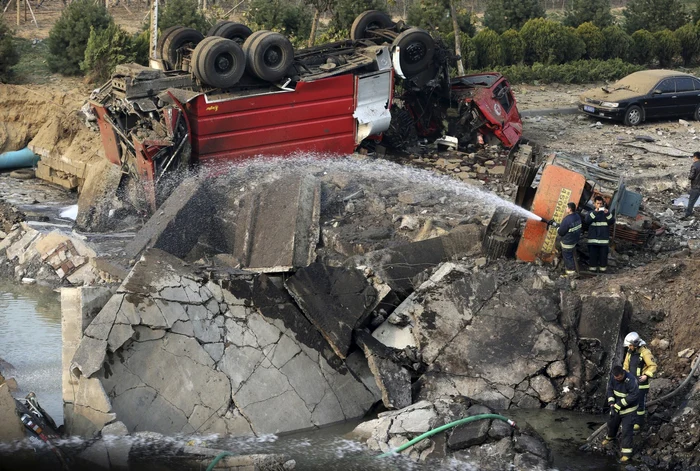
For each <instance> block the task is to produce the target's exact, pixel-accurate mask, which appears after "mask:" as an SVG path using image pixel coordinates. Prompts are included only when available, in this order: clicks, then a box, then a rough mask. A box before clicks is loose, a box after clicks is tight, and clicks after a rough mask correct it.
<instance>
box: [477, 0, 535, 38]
mask: <svg viewBox="0 0 700 471" xmlns="http://www.w3.org/2000/svg"><path fill="white" fill-rule="evenodd" d="M544 16H545V11H544V7H543V6H542V2H541V1H540V0H489V1H488V3H487V4H486V10H485V11H484V26H486V27H487V28H491V29H492V30H494V31H496V32H497V33H499V34H501V33H504V32H505V31H506V30H508V29H511V28H513V29H520V28H522V27H523V25H524V24H525V23H527V21H528V20H531V19H533V18H543V17H544Z"/></svg>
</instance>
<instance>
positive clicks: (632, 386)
mask: <svg viewBox="0 0 700 471" xmlns="http://www.w3.org/2000/svg"><path fill="white" fill-rule="evenodd" d="M608 403H615V408H616V409H618V412H619V413H620V414H621V415H625V414H629V413H630V412H634V411H636V410H637V404H638V403H639V386H638V385H637V378H635V377H634V375H633V374H631V373H630V372H629V371H625V379H623V380H622V382H620V381H617V380H616V379H615V378H614V377H613V375H612V374H610V380H609V381H608Z"/></svg>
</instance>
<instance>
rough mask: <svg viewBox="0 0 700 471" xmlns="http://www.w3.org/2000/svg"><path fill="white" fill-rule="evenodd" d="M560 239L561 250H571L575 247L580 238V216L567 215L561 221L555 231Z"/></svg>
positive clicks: (576, 214) (574, 214)
mask: <svg viewBox="0 0 700 471" xmlns="http://www.w3.org/2000/svg"><path fill="white" fill-rule="evenodd" d="M557 234H559V236H560V237H561V248H562V249H565V250H566V249H568V250H571V249H573V248H574V247H576V244H577V243H578V240H579V239H580V238H581V216H579V215H578V213H573V214H569V215H568V216H566V217H565V218H564V219H563V220H562V221H561V226H559V229H558V230H557Z"/></svg>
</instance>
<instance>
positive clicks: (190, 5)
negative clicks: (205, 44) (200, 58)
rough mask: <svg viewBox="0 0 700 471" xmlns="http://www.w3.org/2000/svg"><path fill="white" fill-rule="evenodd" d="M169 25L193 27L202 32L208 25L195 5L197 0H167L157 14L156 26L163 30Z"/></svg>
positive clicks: (204, 32) (205, 31) (205, 30)
mask: <svg viewBox="0 0 700 471" xmlns="http://www.w3.org/2000/svg"><path fill="white" fill-rule="evenodd" d="M171 26H184V27H185V28H194V29H196V30H197V31H199V32H201V33H203V34H206V33H207V30H208V29H209V27H210V25H209V23H208V22H207V20H206V18H204V14H203V13H202V12H201V11H200V10H199V8H198V6H197V0H168V2H166V3H165V7H164V8H163V9H162V10H161V13H159V14H158V28H159V29H160V30H161V31H165V30H166V29H168V28H170V27H171Z"/></svg>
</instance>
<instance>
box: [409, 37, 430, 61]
mask: <svg viewBox="0 0 700 471" xmlns="http://www.w3.org/2000/svg"><path fill="white" fill-rule="evenodd" d="M405 51H406V54H405V56H404V57H405V59H406V63H408V64H416V63H418V62H420V61H421V60H423V58H424V57H425V55H426V53H427V48H426V47H425V44H423V42H422V41H416V42H413V43H411V44H409V45H408V47H407V48H406V49H405Z"/></svg>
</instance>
